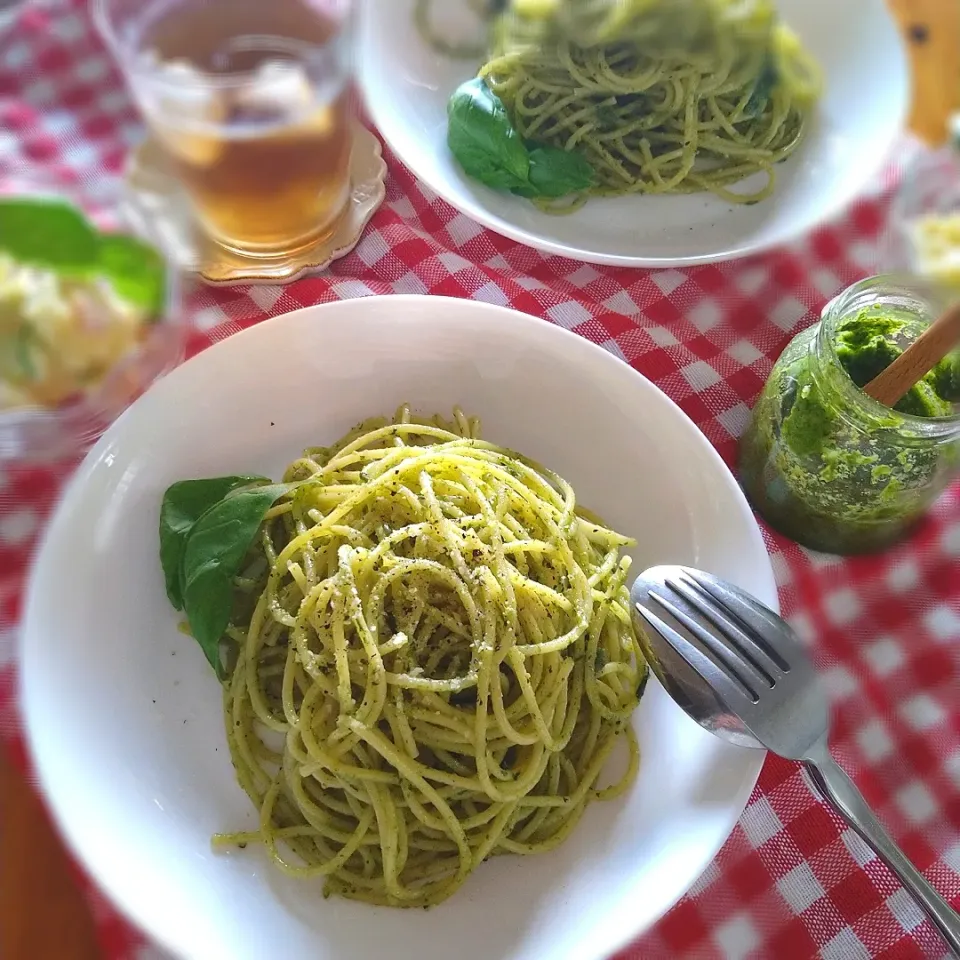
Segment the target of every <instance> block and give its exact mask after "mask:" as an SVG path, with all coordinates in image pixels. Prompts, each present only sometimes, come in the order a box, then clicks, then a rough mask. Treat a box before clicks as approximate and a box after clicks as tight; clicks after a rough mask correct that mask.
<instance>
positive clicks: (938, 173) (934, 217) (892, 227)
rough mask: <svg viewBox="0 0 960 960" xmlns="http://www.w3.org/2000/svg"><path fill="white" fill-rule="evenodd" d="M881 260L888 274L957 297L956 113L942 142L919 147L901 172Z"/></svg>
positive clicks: (959, 127)
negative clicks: (935, 146)
mask: <svg viewBox="0 0 960 960" xmlns="http://www.w3.org/2000/svg"><path fill="white" fill-rule="evenodd" d="M931 225H932V229H931ZM934 231H936V233H934ZM941 231H944V232H941ZM882 260H883V264H882V267H883V269H884V270H885V271H886V272H888V273H902V274H912V275H914V276H916V277H919V278H921V279H923V280H924V281H926V282H929V283H932V284H934V285H935V286H937V287H939V288H941V290H942V292H943V294H944V295H946V296H948V297H950V298H951V299H953V298H956V297H958V296H960V113H957V114H954V115H953V117H951V121H950V138H949V139H948V141H947V143H946V144H944V145H943V146H942V147H940V148H938V149H936V150H922V151H920V152H919V153H918V154H917V155H916V157H915V158H914V159H913V160H912V161H911V162H910V163H909V165H908V166H907V168H906V169H905V170H904V173H903V178H902V181H901V183H900V187H899V189H898V190H897V192H896V195H895V196H894V198H893V202H892V204H891V208H890V221H889V229H888V231H887V234H886V237H885V243H884V249H883V253H882Z"/></svg>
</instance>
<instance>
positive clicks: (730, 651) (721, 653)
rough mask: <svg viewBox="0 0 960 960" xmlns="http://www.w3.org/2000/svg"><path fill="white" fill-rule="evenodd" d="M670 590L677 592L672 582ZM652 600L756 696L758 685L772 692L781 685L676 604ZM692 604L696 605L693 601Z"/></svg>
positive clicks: (658, 597)
mask: <svg viewBox="0 0 960 960" xmlns="http://www.w3.org/2000/svg"><path fill="white" fill-rule="evenodd" d="M666 586H667V587H669V588H670V589H672V590H676V585H675V584H674V583H673V582H672V581H670V580H667V581H666ZM650 599H651V600H655V601H656V602H657V603H658V604H659V605H660V606H661V607H663V609H664V610H666V611H667V613H669V614H670V616H672V617H673V619H674V620H676V621H677V622H678V623H679V624H681V625H682V626H684V627H686V629H687V632H688V633H690V634H692V635H693V636H694V637H695V638H696V640H697V642H698V643H699V644H700V645H701V646H702V647H705V648H707V649H708V650H709V651H710V653H711V655H712V656H713V657H714V658H715V659H717V660H719V661H722V663H723V666H724V668H725V669H726V671H727V673H731V674H735V675H736V677H737V679H738V680H739V681H740V682H741V683H742V684H743V685H744V686H745V687H749V688H751V689H752V690H754V692H756V689H757V685H758V684H759V685H760V686H765V687H767V688H768V689H770V690H772V689H773V688H774V687H775V686H776V684H777V681H776V680H775V679H774V678H773V677H771V676H770V674H769V673H768V672H767V671H766V670H764V669H763V667H761V666H760V665H759V664H758V663H756V662H755V661H754V659H753V658H752V657H750V656H744V655H743V651H741V650H739V649H737V648H736V647H734V646H733V644H731V643H729V642H727V643H724V642H723V640H721V639H719V638H718V637H717V636H716V634H715V633H712V632H711V631H710V630H708V629H706V628H704V627H703V626H701V624H699V623H697V621H696V620H694V619H693V617H691V616H690V615H689V614H687V613H686V612H684V611H683V610H681V609H680V607H678V606H677V605H676V604H674V603H671V602H670V601H669V600H668V599H667V598H666V597H663V596H661V595H660V594H659V593H655V592H653V591H651V592H650ZM688 602H691V603H692V601H688ZM693 606H694V607H696V609H698V610H699V609H700V607H698V606H697V605H696V604H693ZM701 612H702V610H701ZM711 622H712V621H711Z"/></svg>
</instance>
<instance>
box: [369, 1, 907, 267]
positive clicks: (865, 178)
mask: <svg viewBox="0 0 960 960" xmlns="http://www.w3.org/2000/svg"><path fill="white" fill-rule="evenodd" d="M393 2H394V0H366V2H365V3H363V4H361V12H360V17H359V29H358V31H357V33H358V43H357V63H358V82H359V88H360V91H361V93H362V95H363V100H364V103H365V106H366V110H367V113H368V115H369V116H370V120H371V122H372V123H373V125H374V126H375V127H376V130H377V133H378V134H379V135H380V137H382V138H383V141H384V142H385V143H386V145H387V147H388V148H389V149H390V152H391V153H392V154H393V156H394V158H396V160H397V161H398V162H399V163H401V164H403V166H404V168H405V169H406V170H407V171H408V172H409V173H410V174H412V176H413V177H414V178H415V179H416V180H418V181H419V182H420V183H422V184H425V185H426V186H427V187H428V188H429V189H430V190H431V191H433V193H435V194H436V195H437V196H438V197H440V198H441V199H442V200H444V201H445V202H446V203H448V204H450V206H452V207H453V208H454V209H456V210H457V211H459V212H460V213H461V214H463V215H464V216H467V217H469V218H470V219H471V220H474V221H475V222H477V223H479V224H480V225H481V226H483V227H485V228H487V229H488V230H492V231H493V232H494V233H497V234H499V235H500V236H502V237H506V238H507V239H509V240H514V241H515V242H517V243H520V244H522V245H523V246H525V247H530V248H532V249H534V250H539V251H541V252H542V253H546V254H549V255H551V256H558V257H563V258H565V259H567V260H571V261H573V262H576V263H591V264H598V265H600V266H610V267H630V268H635V269H647V270H669V269H674V268H677V267H696V266H704V265H707V264H714V263H727V262H729V261H732V260H739V259H743V258H745V257H749V256H753V255H755V254H758V253H763V252H765V251H769V250H778V249H780V248H782V247H785V246H788V245H790V244H791V243H795V242H796V241H797V240H799V239H800V238H801V237H803V236H806V235H807V234H808V233H810V232H812V231H813V230H816V229H817V228H818V227H820V226H821V225H823V224H825V223H828V222H829V221H831V220H834V219H836V218H837V217H839V216H840V215H841V214H842V213H843V212H844V211H846V210H848V209H849V208H850V207H851V206H852V205H853V203H855V202H856V200H857V198H858V197H860V196H861V195H862V194H863V192H864V190H865V188H866V187H867V185H868V184H869V183H870V182H871V181H873V180H875V179H876V178H877V176H878V175H879V174H880V171H881V170H882V169H883V167H884V165H885V164H886V163H887V162H888V160H889V159H890V156H891V153H892V151H893V147H894V146H895V144H896V143H897V142H898V140H899V139H900V138H901V137H902V136H903V133H904V130H905V127H906V121H907V117H908V116H909V112H910V90H911V78H910V71H909V58H908V52H907V47H906V42H905V41H904V39H903V35H902V33H901V31H900V30H899V29H898V27H897V24H896V21H895V20H894V17H893V13H892V11H891V10H890V9H889V8H888V6H887V5H886V3H884V2H882V0H870V3H871V5H872V7H873V15H874V16H878V17H881V18H883V19H884V20H885V23H886V26H887V28H888V29H889V30H890V31H891V33H892V35H893V36H894V39H895V43H894V47H895V49H896V62H895V63H887V64H885V71H889V72H891V73H894V72H895V73H896V76H897V80H898V83H897V87H898V92H899V96H898V98H897V99H898V101H899V102H898V103H897V104H896V107H897V109H896V111H895V112H894V113H893V118H894V120H895V122H894V123H892V124H891V126H890V128H889V132H888V135H887V137H886V142H885V143H884V148H883V149H882V150H875V151H871V152H870V153H869V155H868V156H867V158H866V160H865V162H864V163H863V164H862V165H861V169H862V170H863V171H864V172H863V174H862V175H861V178H860V180H861V184H860V187H859V188H858V189H857V190H856V191H854V192H852V193H851V194H850V195H849V196H847V197H846V198H842V199H838V200H837V201H836V202H834V203H832V204H831V205H830V206H828V207H825V208H824V210H823V212H822V213H821V214H820V215H818V216H817V217H816V218H814V219H812V220H809V221H797V222H796V224H795V225H794V226H793V227H791V228H790V229H787V230H783V231H781V233H780V234H779V235H778V236H776V237H774V238H773V239H770V240H767V241H755V242H753V243H751V242H745V243H741V244H739V245H737V246H734V247H732V248H731V249H728V250H724V251H722V252H720V253H710V254H699V255H693V256H680V257H633V256H626V255H624V254H610V253H603V252H600V251H595V250H585V249H583V248H581V247H577V248H574V247H570V246H568V245H567V244H565V243H562V242H559V241H556V240H551V239H550V238H549V237H543V236H541V235H539V234H537V233H534V232H531V231H530V230H526V229H524V228H523V227H520V226H516V225H515V224H513V223H511V222H510V221H508V220H504V219H503V218H501V217H500V216H498V215H497V214H495V213H493V212H491V211H490V210H488V208H487V207H486V205H484V204H483V203H482V202H480V200H479V199H477V198H475V197H473V196H471V195H470V194H469V193H467V192H462V193H454V192H453V191H450V190H446V189H444V188H443V186H442V185H439V184H438V183H437V182H436V180H435V179H434V178H432V177H429V176H425V175H424V174H423V173H422V172H420V171H418V170H416V169H415V168H414V166H412V165H411V164H410V163H409V162H408V160H407V158H406V156H405V155H404V153H403V151H401V150H400V149H399V148H398V146H397V143H396V141H395V139H394V138H393V137H391V136H390V134H389V133H388V132H387V130H388V129H389V124H387V125H385V124H384V122H383V118H384V117H385V115H386V114H385V110H384V108H383V107H382V105H380V103H379V102H378V101H379V98H378V97H376V96H371V95H370V93H369V91H370V89H371V84H370V80H369V76H370V72H371V71H372V69H373V68H372V67H370V66H369V64H371V63H373V62H374V61H375V60H376V59H377V58H376V56H375V53H376V50H377V49H378V47H374V46H373V43H372V31H373V29H374V27H373V26H372V21H373V17H374V9H375V8H376V7H377V6H378V5H379V4H380V3H393ZM371 48H372V52H371ZM802 148H803V145H802V144H801V149H802ZM775 196H776V194H774V197H775ZM629 199H632V200H640V199H642V196H641V197H630V198H629Z"/></svg>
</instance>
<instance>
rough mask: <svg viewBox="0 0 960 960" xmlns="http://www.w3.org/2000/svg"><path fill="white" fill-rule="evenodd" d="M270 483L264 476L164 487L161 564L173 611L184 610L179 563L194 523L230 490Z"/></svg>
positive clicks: (228, 478)
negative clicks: (165, 488)
mask: <svg viewBox="0 0 960 960" xmlns="http://www.w3.org/2000/svg"><path fill="white" fill-rule="evenodd" d="M269 482H270V481H269V480H268V479H267V478H266V477H211V478H209V479H204V480H181V481H180V482H179V483H174V484H173V485H172V486H170V487H168V488H167V492H166V493H165V494H164V495H163V502H162V503H161V505H160V564H161V566H162V567H163V578H164V580H165V581H166V585H167V597H169V599H170V602H171V603H172V604H173V606H174V609H176V610H182V609H183V593H182V591H181V590H180V563H181V560H182V559H183V551H184V547H185V546H186V542H187V537H188V536H189V535H190V531H191V530H192V529H193V527H194V524H195V523H196V522H197V521H198V520H199V519H200V518H201V517H202V516H203V515H204V514H205V513H206V512H207V511H208V510H209V509H210V508H211V507H212V506H214V504H217V503H219V502H220V501H221V500H222V499H223V498H224V497H225V496H226V495H227V494H228V493H230V492H231V491H233V490H236V489H238V488H239V487H247V486H253V485H255V484H268V483H269Z"/></svg>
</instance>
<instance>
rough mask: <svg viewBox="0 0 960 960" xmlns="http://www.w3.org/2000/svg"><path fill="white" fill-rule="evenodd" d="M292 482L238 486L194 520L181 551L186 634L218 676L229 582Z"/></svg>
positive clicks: (228, 606) (231, 589)
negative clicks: (268, 515) (187, 633)
mask: <svg viewBox="0 0 960 960" xmlns="http://www.w3.org/2000/svg"><path fill="white" fill-rule="evenodd" d="M296 486H297V484H295V483H274V484H270V485H269V486H266V487H254V488H252V489H249V490H238V491H237V492H236V493H234V494H233V495H231V496H228V497H225V498H224V499H223V500H221V501H220V502H219V503H216V504H214V505H213V506H212V507H211V508H210V509H209V510H207V512H206V513H204V514H203V516H202V517H201V518H200V519H199V520H198V521H197V522H196V523H195V524H194V526H193V529H192V530H191V531H190V534H189V536H188V537H187V543H186V546H185V548H184V551H183V561H182V568H181V569H182V572H183V608H184V610H185V611H186V614H187V620H188V621H189V623H190V632H191V633H192V634H193V636H194V638H195V639H196V641H197V643H199V644H200V647H201V649H202V650H203V652H204V654H205V655H206V657H207V660H209V661H210V664H211V665H212V666H213V668H214V670H216V671H217V676H218V677H220V679H221V680H222V679H223V665H222V663H221V660H220V640H221V638H222V637H223V634H224V631H225V630H226V629H227V626H228V624H229V623H230V613H231V611H232V608H233V594H234V587H233V581H234V580H235V578H236V576H237V574H238V573H239V572H240V565H241V564H242V563H243V559H244V557H246V555H247V553H248V552H249V550H250V547H251V546H252V545H253V541H254V538H255V537H256V536H257V531H259V529H260V526H261V524H262V523H263V518H264V516H265V514H266V513H267V511H268V510H269V509H270V508H271V507H272V506H273V505H274V503H276V502H277V500H279V499H280V498H281V497H282V496H284V494H287V493H289V492H290V491H291V490H293V489H294V488H295V487H296Z"/></svg>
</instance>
